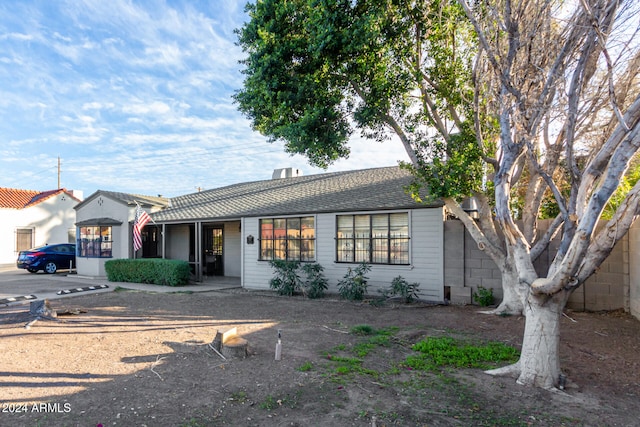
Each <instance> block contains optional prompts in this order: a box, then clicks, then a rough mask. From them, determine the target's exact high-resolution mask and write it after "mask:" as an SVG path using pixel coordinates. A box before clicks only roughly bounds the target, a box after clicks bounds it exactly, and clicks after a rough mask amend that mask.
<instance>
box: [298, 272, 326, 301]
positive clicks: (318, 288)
mask: <svg viewBox="0 0 640 427" xmlns="http://www.w3.org/2000/svg"><path fill="white" fill-rule="evenodd" d="M302 271H303V272H304V273H305V274H306V275H307V277H306V279H305V281H304V283H303V285H302V287H303V290H304V294H305V295H306V296H307V297H308V298H322V297H323V296H324V292H325V291H326V290H327V288H328V287H329V281H328V280H327V278H326V277H324V274H323V271H324V267H322V266H321V265H320V264H317V263H314V264H304V265H303V266H302Z"/></svg>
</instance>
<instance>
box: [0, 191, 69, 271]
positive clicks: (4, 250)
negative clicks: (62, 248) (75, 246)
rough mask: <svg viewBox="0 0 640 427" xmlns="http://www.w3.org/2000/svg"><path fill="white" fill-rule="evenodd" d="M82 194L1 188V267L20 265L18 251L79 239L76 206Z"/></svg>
mask: <svg viewBox="0 0 640 427" xmlns="http://www.w3.org/2000/svg"><path fill="white" fill-rule="evenodd" d="M81 199H82V194H81V193H79V192H77V191H68V190H66V189H64V188H61V189H58V190H50V191H31V190H18V189H14V188H0V266H4V267H9V266H15V265H16V259H17V257H18V252H20V251H22V250H26V249H30V248H33V247H37V246H42V245H45V244H47V243H73V242H74V241H75V226H74V223H75V220H76V215H75V211H74V210H73V208H74V206H75V205H76V204H77V203H78V202H80V200H81Z"/></svg>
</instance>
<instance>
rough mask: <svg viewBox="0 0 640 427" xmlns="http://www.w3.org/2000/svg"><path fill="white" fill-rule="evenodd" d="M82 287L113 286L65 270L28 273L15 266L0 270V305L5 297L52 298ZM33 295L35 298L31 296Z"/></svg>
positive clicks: (106, 289) (98, 288)
mask: <svg viewBox="0 0 640 427" xmlns="http://www.w3.org/2000/svg"><path fill="white" fill-rule="evenodd" d="M104 286H106V287H104ZM84 288H94V289H93V290H89V289H88V290H86V291H82V292H108V291H112V290H113V288H114V286H113V283H111V284H110V283H109V282H108V281H107V280H94V279H90V278H80V277H78V276H77V275H70V274H68V273H67V272H66V271H61V272H59V273H56V274H45V273H43V272H38V273H29V272H28V271H26V270H22V269H17V268H9V269H3V270H0V306H1V305H3V303H5V301H4V300H7V299H14V298H16V299H18V300H25V299H45V298H46V299H54V298H61V297H63V296H66V295H69V294H73V293H77V292H78V291H77V289H84ZM73 291H75V292H73ZM33 296H34V297H35V298H31V297H33ZM24 297H30V298H24Z"/></svg>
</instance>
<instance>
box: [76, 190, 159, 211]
mask: <svg viewBox="0 0 640 427" xmlns="http://www.w3.org/2000/svg"><path fill="white" fill-rule="evenodd" d="M99 196H105V197H109V198H110V199H113V200H116V201H119V202H121V203H123V204H125V205H135V204H136V203H139V204H140V205H142V206H161V207H165V206H169V199H168V198H167V197H162V196H157V197H155V196H145V195H142V194H130V193H120V192H117V191H105V190H98V191H96V192H95V193H93V194H92V195H90V196H89V197H87V198H86V199H84V201H83V202H82V203H79V204H78V205H77V206H76V207H75V208H76V210H78V209H80V208H81V207H82V206H84V205H85V204H87V203H89V202H91V201H92V200H93V199H95V198H96V197H99Z"/></svg>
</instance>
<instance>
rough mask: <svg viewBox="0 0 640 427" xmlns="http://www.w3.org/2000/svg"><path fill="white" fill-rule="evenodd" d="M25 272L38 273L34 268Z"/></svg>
mask: <svg viewBox="0 0 640 427" xmlns="http://www.w3.org/2000/svg"><path fill="white" fill-rule="evenodd" d="M27 271H28V272H29V273H37V272H38V270H36V269H35V268H27Z"/></svg>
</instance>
